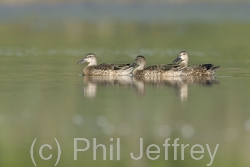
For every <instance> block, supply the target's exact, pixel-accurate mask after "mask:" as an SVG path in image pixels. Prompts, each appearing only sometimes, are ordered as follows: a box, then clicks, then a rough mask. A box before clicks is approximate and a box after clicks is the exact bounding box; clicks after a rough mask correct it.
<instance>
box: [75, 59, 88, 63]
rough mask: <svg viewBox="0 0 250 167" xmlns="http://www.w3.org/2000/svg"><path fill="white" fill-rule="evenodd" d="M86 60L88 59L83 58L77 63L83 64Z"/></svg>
mask: <svg viewBox="0 0 250 167" xmlns="http://www.w3.org/2000/svg"><path fill="white" fill-rule="evenodd" d="M84 62H86V60H85V59H82V60H80V61H78V62H77V64H83V63H84Z"/></svg>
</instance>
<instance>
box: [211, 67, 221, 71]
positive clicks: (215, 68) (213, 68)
mask: <svg viewBox="0 0 250 167" xmlns="http://www.w3.org/2000/svg"><path fill="white" fill-rule="evenodd" d="M219 68H220V66H213V67H212V68H211V69H212V70H213V71H215V70H217V69H219Z"/></svg>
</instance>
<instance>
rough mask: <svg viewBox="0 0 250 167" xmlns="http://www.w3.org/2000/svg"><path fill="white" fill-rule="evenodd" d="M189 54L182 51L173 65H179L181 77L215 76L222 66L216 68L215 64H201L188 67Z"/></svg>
mask: <svg viewBox="0 0 250 167" xmlns="http://www.w3.org/2000/svg"><path fill="white" fill-rule="evenodd" d="M188 60H189V59H188V52H187V51H181V52H180V53H179V55H178V56H177V58H176V59H175V60H174V61H173V63H175V64H176V63H178V62H180V63H179V64H178V65H179V67H178V69H179V70H180V71H181V73H180V76H213V75H214V73H215V71H216V70H217V69H219V68H220V66H214V65H213V64H201V65H191V66H188Z"/></svg>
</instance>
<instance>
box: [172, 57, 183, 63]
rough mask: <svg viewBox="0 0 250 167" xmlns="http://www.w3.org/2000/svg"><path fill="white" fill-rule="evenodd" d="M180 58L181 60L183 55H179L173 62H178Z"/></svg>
mask: <svg viewBox="0 0 250 167" xmlns="http://www.w3.org/2000/svg"><path fill="white" fill-rule="evenodd" d="M179 60H181V57H180V56H178V57H177V58H176V59H175V60H174V61H173V63H177V62H178V61H179Z"/></svg>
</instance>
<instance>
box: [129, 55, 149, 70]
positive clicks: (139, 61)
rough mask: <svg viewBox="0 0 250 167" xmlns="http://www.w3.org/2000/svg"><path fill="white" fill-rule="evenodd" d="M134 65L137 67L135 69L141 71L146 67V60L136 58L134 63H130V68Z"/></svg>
mask: <svg viewBox="0 0 250 167" xmlns="http://www.w3.org/2000/svg"><path fill="white" fill-rule="evenodd" d="M136 65H138V67H137V69H138V70H143V69H144V68H145V66H146V58H145V57H144V56H141V55H139V56H137V57H136V59H135V61H134V63H132V64H131V65H130V66H131V67H134V66H136Z"/></svg>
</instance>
